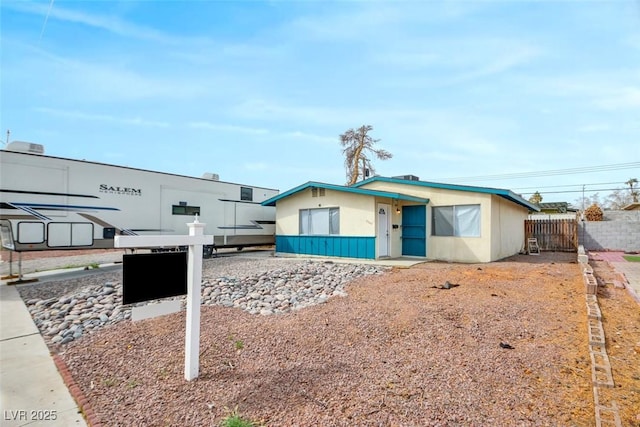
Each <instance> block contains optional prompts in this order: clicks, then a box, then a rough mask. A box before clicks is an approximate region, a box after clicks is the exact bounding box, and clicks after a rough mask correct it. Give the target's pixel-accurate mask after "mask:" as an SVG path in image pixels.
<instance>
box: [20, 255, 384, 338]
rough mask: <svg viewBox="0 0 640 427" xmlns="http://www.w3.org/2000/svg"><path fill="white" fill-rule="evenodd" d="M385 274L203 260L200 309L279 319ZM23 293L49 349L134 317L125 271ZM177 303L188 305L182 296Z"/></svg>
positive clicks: (344, 267)
mask: <svg viewBox="0 0 640 427" xmlns="http://www.w3.org/2000/svg"><path fill="white" fill-rule="evenodd" d="M386 270H388V269H387V268H385V267H380V266H374V265H362V264H342V263H340V264H338V263H332V262H318V261H300V260H283V259H277V258H265V259H248V258H231V257H229V258H218V259H211V260H205V262H204V265H203V274H202V277H203V280H202V304H203V305H221V306H224V307H235V308H239V309H242V310H245V311H248V312H249V313H251V314H259V315H273V314H281V313H286V312H289V311H295V310H299V309H302V308H304V307H309V306H312V305H316V304H322V303H324V302H326V301H327V300H328V299H329V298H331V297H333V296H345V295H346V292H345V290H344V287H345V285H346V284H347V283H348V282H350V281H352V280H354V279H356V278H358V277H361V276H366V275H374V274H380V273H382V272H384V271H386ZM20 294H21V296H22V298H23V300H24V301H25V303H26V305H27V308H28V309H29V312H30V313H31V316H32V317H33V320H34V322H35V324H36V326H37V327H38V328H39V330H40V332H41V334H42V335H43V336H44V337H45V340H46V341H47V342H48V343H49V344H51V345H62V344H67V343H69V342H71V341H74V340H76V339H78V338H80V337H82V336H83V335H85V334H87V333H91V332H93V331H95V330H97V329H100V328H103V327H105V326H108V325H113V324H116V323H118V322H122V321H124V320H128V319H130V318H131V306H123V305H122V273H121V272H118V273H105V274H97V275H91V276H87V277H85V278H80V279H73V280H68V281H64V282H62V281H61V282H48V283H43V284H39V285H30V286H21V287H20ZM174 299H181V300H183V301H184V297H176V298H174ZM144 304H145V303H141V304H136V305H144Z"/></svg>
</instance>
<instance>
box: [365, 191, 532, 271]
mask: <svg viewBox="0 0 640 427" xmlns="http://www.w3.org/2000/svg"><path fill="white" fill-rule="evenodd" d="M362 188H367V189H370V190H382V191H391V192H401V193H404V194H410V195H412V196H416V197H422V198H425V199H429V200H430V202H429V204H428V205H427V258H428V259H434V260H442V261H455V262H469V263H473V262H490V261H495V260H497V259H501V258H504V257H506V256H510V255H513V254H516V253H518V252H519V251H520V249H521V247H522V243H523V242H524V219H525V218H526V216H527V214H528V210H527V209H526V208H524V207H521V206H519V205H517V204H515V203H513V202H510V201H508V200H505V199H503V198H502V197H499V196H495V195H491V194H485V193H473V192H467V191H456V190H447V189H438V188H430V187H422V186H418V185H410V184H409V185H402V184H396V183H388V182H381V181H377V182H372V183H369V184H366V185H364V186H362ZM402 204H403V203H402V202H401V203H400V206H402ZM474 204H479V205H480V222H481V229H480V237H445V236H432V232H431V218H432V208H433V207H437V206H451V205H474ZM396 234H397V235H398V236H397V239H396V238H395V237H396ZM399 234H400V232H398V233H395V234H393V236H394V238H393V239H392V244H393V247H392V256H400V253H401V251H402V249H401V248H402V243H401V240H400V238H399Z"/></svg>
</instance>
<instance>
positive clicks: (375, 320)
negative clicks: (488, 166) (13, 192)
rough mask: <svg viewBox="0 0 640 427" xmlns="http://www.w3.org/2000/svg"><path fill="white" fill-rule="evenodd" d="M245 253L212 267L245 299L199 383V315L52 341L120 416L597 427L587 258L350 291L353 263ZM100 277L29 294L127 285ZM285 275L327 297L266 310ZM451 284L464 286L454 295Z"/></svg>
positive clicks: (621, 340)
mask: <svg viewBox="0 0 640 427" xmlns="http://www.w3.org/2000/svg"><path fill="white" fill-rule="evenodd" d="M231 259H232V258H229V259H225V258H219V259H211V260H205V271H204V272H203V281H204V282H205V286H204V289H205V292H206V289H207V288H211V290H210V291H209V293H210V294H212V293H214V292H216V289H219V290H220V289H224V288H225V286H226V287H227V288H229V289H230V291H229V300H230V301H231V303H227V304H221V303H219V302H220V301H222V300H216V301H215V302H214V303H212V304H211V305H205V306H203V308H202V323H201V356H200V376H199V378H198V379H196V380H194V381H192V382H187V381H185V380H184V374H183V370H184V328H185V316H184V313H176V314H173V315H169V316H164V317H161V318H157V319H151V320H145V321H140V322H136V323H132V322H131V321H129V320H120V321H117V322H113V323H109V322H105V323H104V325H101V326H100V327H96V328H95V329H94V330H93V331H92V333H87V334H84V335H83V336H81V337H78V339H75V340H73V341H72V342H70V343H68V344H66V345H60V344H53V343H51V341H49V343H50V345H51V348H52V349H53V350H55V351H58V352H59V354H60V356H61V357H62V358H63V359H64V360H65V361H66V363H67V364H68V366H69V369H70V371H71V373H72V374H73V377H74V379H75V381H76V382H77V383H78V385H79V386H80V388H81V389H82V390H83V392H84V394H85V395H86V396H87V398H88V400H89V402H90V404H91V407H92V408H93V410H94V411H95V412H96V414H97V416H98V418H100V420H101V421H102V422H103V423H104V424H105V425H110V426H134V425H140V426H164V425H167V426H168V425H171V426H174V425H185V426H186V425H189V426H211V425H217V424H218V423H219V422H220V420H221V419H222V418H223V417H224V416H226V415H228V414H229V413H231V412H232V411H234V410H237V411H238V412H239V413H240V414H242V415H243V416H244V417H246V418H249V419H252V420H254V421H256V422H258V423H262V424H263V425H267V426H282V425H295V426H316V425H322V426H351V425H365V426H369V425H371V426H374V425H375V426H378V425H381V426H432V425H433V426H436V425H442V426H445V425H447V426H448V425H464V426H468V425H478V426H485V425H522V426H529V425H541V426H545V425H549V426H556V425H562V426H593V425H595V421H594V407H593V392H592V388H591V365H590V363H591V361H590V358H589V352H588V336H587V330H586V325H587V316H586V307H585V298H584V283H583V281H582V277H581V272H580V268H579V266H578V265H577V264H576V263H575V262H574V260H575V254H542V255H541V256H539V257H530V256H517V257H513V258H511V259H509V260H505V261H503V262H497V263H491V264H478V265H460V264H446V263H424V264H419V265H417V266H414V267H412V268H410V269H392V270H391V269H387V270H384V271H374V270H372V269H371V267H367V268H362V269H361V270H358V272H357V273H353V275H352V276H351V277H347V279H349V281H348V283H346V284H342V283H338V282H340V281H339V280H337V279H336V276H337V275H338V276H345V275H346V273H344V272H345V271H350V270H342V269H343V268H345V269H346V268H347V267H344V266H343V267H338V265H337V264H328V265H324V263H305V262H303V261H300V260H282V259H276V258H269V259H262V260H258V259H251V258H245V259H240V258H238V259H235V260H233V261H231ZM302 268H305V269H307V270H301V269H302ZM334 268H338V270H333V269H334ZM314 269H315V270H314ZM598 269H601V270H603V271H602V274H606V271H604V270H605V267H600V266H599V267H598V268H596V273H598ZM305 271H306V273H305ZM265 272H272V273H273V274H271V275H265ZM338 273H339V274H338ZM106 276H109V277H106ZM307 276H309V277H307ZM318 277H320V279H318ZM90 280H92V281H96V280H97V281H99V282H92V283H86V282H83V280H82V279H79V280H78V282H77V283H69V282H62V283H48V284H46V285H41V286H39V285H33V286H21V287H20V292H21V295H22V296H23V299H25V301H28V300H34V301H32V302H33V304H35V300H38V299H46V298H54V297H57V298H61V297H72V296H73V295H75V294H77V293H78V292H80V291H81V290H82V289H84V288H86V287H91V286H103V285H104V282H111V283H115V284H116V285H114V289H115V287H117V285H118V283H119V281H120V280H121V278H120V277H119V275H118V274H113V275H112V274H105V275H98V276H91V279H90ZM279 280H281V281H284V283H282V282H281V283H280V284H279V285H278V286H280V287H287V286H289V287H290V288H291V289H293V290H297V289H307V290H313V292H312V291H309V292H308V295H307V294H305V293H303V294H302V296H300V295H299V294H295V295H298V296H297V297H296V298H297V299H296V301H302V302H304V301H307V299H306V298H307V296H309V298H311V297H312V296H313V297H314V298H317V297H318V295H321V294H324V295H325V296H326V298H324V297H323V298H321V299H320V300H318V299H316V300H312V299H308V301H312V303H310V304H303V305H302V306H300V307H297V308H296V307H295V306H294V304H291V303H290V304H289V305H288V306H287V305H286V304H283V307H284V308H285V309H284V310H281V311H277V310H275V309H274V310H272V312H273V313H276V314H269V315H261V314H252V313H251V310H252V308H251V307H250V306H249V305H247V304H244V302H245V301H242V299H243V298H244V299H247V296H248V295H249V294H252V293H253V294H254V295H253V297H255V298H256V299H257V298H258V297H260V298H262V299H264V298H263V297H264V296H265V295H269V296H272V297H273V298H272V300H278V298H277V297H275V295H274V294H272V293H269V292H268V291H267V290H268V289H270V288H273V287H275V283H276V282H278V281H279ZM446 282H449V283H450V284H453V285H458V286H451V288H450V289H442V287H443V286H442V285H444V284H445V283H446ZM296 283H298V284H299V286H298V287H296V286H295V284H296ZM233 284H235V285H233ZM269 284H272V285H273V286H269ZM320 284H322V286H320ZM240 285H241V286H240ZM242 286H244V288H242ZM259 286H262V288H260V287H259ZM241 288H242V289H241ZM234 289H235V291H234ZM334 291H337V292H335V293H334ZM618 291H619V290H616V289H608V288H607V289H603V292H606V295H604V294H603V295H601V296H600V298H601V299H604V298H606V301H604V302H603V303H602V310H603V323H604V324H605V333H606V334H607V341H608V342H609V337H610V336H611V337H612V339H614V340H616V341H612V344H613V345H612V349H611V350H609V348H608V351H611V353H610V357H611V359H612V360H611V364H612V368H613V371H614V377H616V379H617V378H620V379H622V381H621V383H620V385H619V386H618V387H617V388H616V389H614V390H612V391H611V393H612V398H614V399H615V400H616V401H617V403H618V406H619V407H620V412H621V416H622V417H623V425H630V426H637V425H640V419H638V418H637V417H638V415H640V410H638V408H639V407H640V374H638V371H637V369H636V368H637V366H640V310H638V306H637V304H633V302H632V301H631V299H630V298H629V297H628V295H626V293H625V292H624V291H622V290H620V291H621V292H618ZM234 292H235V294H234ZM292 292H293V291H292ZM296 292H297V291H296ZM223 293H224V292H222V291H219V292H218V294H223ZM256 293H257V294H258V295H255V294H256ZM114 294H116V295H117V292H114ZM277 295H280V294H279V293H278V294H277ZM280 301H283V300H280ZM287 301H289V302H290V301H291V297H289V299H287ZM243 304H244V305H243ZM117 305H118V303H117V301H116V303H115V304H114V309H116V308H118V307H117ZM225 305H227V306H225ZM260 312H261V309H259V310H258V311H257V313H260ZM253 313H256V311H255V307H254V311H253ZM264 313H266V312H264ZM605 319H606V322H605ZM607 322H608V323H607ZM607 327H609V328H615V331H613V330H612V331H611V332H609V331H607V330H606V329H607ZM41 330H42V329H41ZM610 333H611V335H609V334H610ZM501 344H502V345H501ZM615 346H617V348H615Z"/></svg>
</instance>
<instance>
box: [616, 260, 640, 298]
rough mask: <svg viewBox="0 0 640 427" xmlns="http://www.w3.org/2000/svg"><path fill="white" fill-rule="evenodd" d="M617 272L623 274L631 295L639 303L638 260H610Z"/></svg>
mask: <svg viewBox="0 0 640 427" xmlns="http://www.w3.org/2000/svg"><path fill="white" fill-rule="evenodd" d="M611 265H612V266H613V268H615V269H616V271H617V272H618V273H622V274H624V276H625V277H626V279H627V282H628V283H629V287H630V289H629V292H630V293H631V296H633V298H634V299H635V300H636V301H637V302H638V303H639V304H640V262H629V261H626V260H625V261H623V262H611Z"/></svg>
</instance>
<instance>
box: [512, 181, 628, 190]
mask: <svg viewBox="0 0 640 427" xmlns="http://www.w3.org/2000/svg"><path fill="white" fill-rule="evenodd" d="M612 184H624V182H592V183H588V184H564V185H542V186H538V187H518V188H512V190H538V189H540V188H559V187H582V186H583V185H612Z"/></svg>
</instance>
